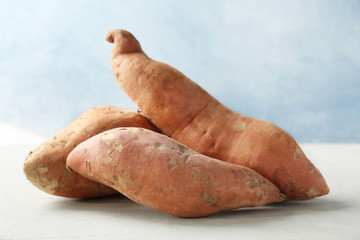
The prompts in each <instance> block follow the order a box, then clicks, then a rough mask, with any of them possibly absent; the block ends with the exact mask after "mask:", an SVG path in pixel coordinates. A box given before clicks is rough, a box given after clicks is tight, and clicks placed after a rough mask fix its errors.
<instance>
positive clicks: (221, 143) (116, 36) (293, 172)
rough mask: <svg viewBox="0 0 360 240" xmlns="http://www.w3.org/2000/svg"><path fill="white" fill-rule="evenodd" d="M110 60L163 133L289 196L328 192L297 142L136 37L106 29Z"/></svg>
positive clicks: (126, 88) (126, 87) (122, 84)
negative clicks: (229, 103) (151, 52)
mask: <svg viewBox="0 0 360 240" xmlns="http://www.w3.org/2000/svg"><path fill="white" fill-rule="evenodd" d="M106 39H107V40H108V41H109V42H111V43H114V46H113V51H112V54H111V65H112V68H113V71H114V75H115V77H116V79H117V81H118V83H119V85H120V87H121V88H122V89H123V90H124V91H125V92H126V93H127V94H128V95H129V96H130V98H131V99H132V100H133V101H134V102H135V103H136V104H137V106H138V107H139V108H140V109H141V110H142V111H143V114H144V115H145V116H146V117H147V118H148V119H149V120H150V121H151V122H152V123H154V124H155V125H156V126H157V127H158V128H159V129H160V130H161V131H162V132H163V133H165V134H166V135H168V136H170V137H172V138H174V139H176V140H178V141H179V142H181V143H183V144H185V145H186V146H188V147H190V148H192V149H194V150H195V151H198V152H200V153H202V154H205V155H207V156H210V157H214V158H217V159H221V160H224V161H227V162H230V163H235V164H239V165H243V166H247V167H249V168H251V169H253V170H255V171H257V172H259V173H260V174H262V175H263V176H264V177H266V178H267V179H269V180H270V181H272V182H273V183H275V184H276V186H277V187H278V188H279V189H280V190H281V191H282V192H283V193H285V194H286V195H287V196H288V198H289V199H290V200H306V199H311V198H314V197H318V196H321V195H324V194H327V193H328V192H329V188H328V186H327V184H326V182H325V180H324V178H323V176H322V175H321V173H320V172H319V171H318V170H317V169H316V167H315V166H314V165H313V164H312V163H311V162H310V161H309V160H308V158H307V157H306V156H305V154H304V153H303V151H302V150H301V149H300V147H299V146H298V144H297V143H296V141H295V140H294V139H293V138H292V137H291V136H290V135H289V134H288V133H287V132H285V131H284V130H282V129H280V128H279V127H277V126H275V125H273V124H271V123H268V122H265V121H261V120H258V119H254V118H251V117H247V116H244V115H241V114H239V113H236V112H234V111H232V110H230V109H228V108H226V107H225V106H223V105H222V104H221V103H220V102H218V101H217V100H216V99H215V98H213V97H212V96H211V95H210V94H208V93H207V92H206V91H205V90H204V89H202V88H201V87H200V86H199V85H197V84H196V83H195V82H193V81H191V80H190V79H189V78H187V77H186V76H185V75H184V74H182V73H181V72H179V71H178V70H176V69H175V68H173V67H171V66H169V65H166V64H164V63H160V62H157V61H154V60H152V59H150V58H149V57H148V56H147V55H146V54H145V53H144V52H143V51H142V49H141V46H140V44H139V42H138V41H137V40H136V39H135V37H134V36H133V35H132V34H131V33H129V32H127V31H124V30H113V31H109V32H108V34H107V36H106Z"/></svg>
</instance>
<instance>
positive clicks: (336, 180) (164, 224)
mask: <svg viewBox="0 0 360 240" xmlns="http://www.w3.org/2000/svg"><path fill="white" fill-rule="evenodd" d="M301 146H302V148H303V150H304V151H305V153H306V155H307V156H308V157H309V158H310V159H311V160H312V162H313V163H314V164H315V165H316V166H317V167H318V168H319V169H320V171H321V172H322V173H323V175H324V176H325V179H326V180H327V183H328V185H329V186H330V191H331V192H330V194H329V195H327V196H324V197H321V198H318V199H314V200H311V201H306V202H283V203H277V204H272V205H268V206H264V207H259V208H247V209H238V210H235V211H229V212H223V213H219V214H215V215H212V216H209V217H204V218H195V219H185V218H177V217H173V216H170V215H166V214H163V213H160V212H157V211H155V210H153V209H151V208H148V207H144V206H141V205H138V204H136V203H134V202H132V201H130V200H128V199H126V198H125V197H122V196H116V197H109V198H98V199H87V200H79V199H68V198H61V197H56V196H52V195H48V194H46V193H43V192H41V191H40V190H38V189H37V188H35V187H34V186H33V185H32V184H30V183H29V182H28V181H27V180H26V178H25V176H24V174H23V172H22V165H23V162H24V159H25V157H26V156H27V153H28V152H29V151H30V150H32V148H33V147H34V146H30V145H29V146H15V145H12V146H0V157H1V158H0V170H1V174H0V190H1V194H0V239H1V240H6V239H12V240H14V239H18V240H25V239H26V240H32V239H50V240H55V239H84V240H85V239H86V240H91V239H149V240H151V239H157V240H159V239H182V240H184V239H197V240H200V239H221V240H224V239H266V240H270V239H277V240H279V239H288V240H291V239H301V240H304V239H327V240H329V239H341V240H348V239H360V144H302V145H301Z"/></svg>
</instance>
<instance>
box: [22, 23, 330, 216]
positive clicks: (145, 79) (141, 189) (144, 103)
mask: <svg viewBox="0 0 360 240" xmlns="http://www.w3.org/2000/svg"><path fill="white" fill-rule="evenodd" d="M106 39H107V41H109V42H111V43H114V45H113V50H112V54H111V66H112V68H113V72H114V75H115V77H116V79H117V82H118V84H119V85H120V87H121V88H122V89H123V90H124V91H125V92H126V93H127V94H128V95H129V97H130V98H131V99H132V100H133V101H134V102H135V103H136V104H137V106H138V107H139V108H140V109H141V112H132V111H129V110H125V109H121V108H118V107H111V106H106V107H99V108H94V109H91V110H89V111H87V112H85V113H84V114H83V115H81V116H80V117H79V118H78V119H76V120H75V121H74V122H72V123H71V124H70V125H69V126H67V127H66V128H65V129H63V130H62V131H60V132H59V133H57V134H55V135H54V136H53V137H51V138H49V139H48V140H46V141H45V142H44V143H42V144H41V145H40V146H39V147H38V148H36V149H35V150H34V151H32V152H30V154H29V155H28V157H27V158H26V160H25V164H24V172H25V175H26V176H27V178H28V179H29V181H30V182H31V183H33V184H34V185H35V186H36V187H38V188H40V189H41V190H43V191H45V192H48V193H50V194H54V195H58V196H64V197H74V198H84V197H97V196H106V195H112V194H116V193H119V192H120V193H121V194H123V195H125V196H126V197H128V198H129V199H131V200H133V201H135V202H137V203H140V204H143V205H145V206H149V207H151V208H154V209H156V210H158V211H161V212H165V213H168V214H171V215H174V216H179V217H200V216H206V215H209V214H213V213H216V212H219V211H223V210H230V209H236V208H241V207H255V206H261V205H265V204H270V203H274V202H279V201H284V200H308V199H313V198H315V197H319V196H322V195H325V194H327V193H328V192H329V188H328V186H327V184H326V182H325V180H324V178H323V176H322V175H321V173H320V172H319V170H318V169H317V168H316V167H315V166H314V165H313V164H312V163H311V162H310V161H309V159H308V158H307V157H306V156H305V154H304V152H303V151H302V150H301V148H300V147H299V145H298V144H297V143H296V141H295V140H294V139H293V138H292V137H291V136H290V135H289V134H288V133H287V132H285V131H284V130H282V129H280V128H279V127H277V126H275V125H273V124H271V123H268V122H265V121H261V120H258V119H254V118H251V117H247V116H244V115H242V114H239V113H236V112H234V111H232V110H230V109H228V108H227V107H225V106H224V105H222V104H221V103H220V102H219V101H217V100H216V99H215V98H214V97H212V96H211V95H210V94H208V93H207V92H206V91H205V90H204V89H202V88H201V87H200V86H199V85H197V84H196V83H195V82H193V81H192V80H190V79H189V78H187V77H186V76H185V75H184V74H182V73H181V72H179V71H178V70H177V69H175V68H173V67H171V66H169V65H166V64H164V63H161V62H157V61H154V60H152V59H150V58H149V57H148V56H147V55H146V54H145V53H144V52H143V50H142V48H141V46H140V43H139V42H138V41H137V39H136V38H135V37H134V36H133V35H132V34H131V33H129V32H127V31H125V30H113V31H109V32H108V34H107V36H106Z"/></svg>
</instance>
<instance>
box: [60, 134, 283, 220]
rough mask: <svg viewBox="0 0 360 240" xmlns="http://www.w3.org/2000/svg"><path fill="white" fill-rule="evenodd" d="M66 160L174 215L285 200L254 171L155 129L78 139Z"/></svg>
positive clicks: (83, 172)
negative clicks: (196, 149)
mask: <svg viewBox="0 0 360 240" xmlns="http://www.w3.org/2000/svg"><path fill="white" fill-rule="evenodd" d="M66 163H67V166H68V168H71V169H72V170H73V171H75V172H78V173H80V174H81V175H83V176H84V177H87V178H89V179H92V180H93V181H96V182H100V183H103V184H105V185H107V186H109V187H113V188H115V189H116V190H118V191H119V192H120V193H122V194H124V195H125V196H127V197H128V198H130V199H132V200H133V201H135V202H138V203H140V204H143V205H145V206H149V207H152V208H154V209H156V210H159V211H161V212H165V213H168V214H171V215H174V216H178V217H200V216H206V215H209V214H212V213H215V212H218V211H222V210H228V209H235V208H240V207H254V206H260V205H264V204H268V203H272V202H278V201H282V200H284V195H283V194H281V193H280V191H279V189H278V188H277V187H276V186H275V185H274V184H272V183H271V182H270V181H268V180H267V179H265V178H264V177H262V176H261V175H260V174H258V173H256V172H255V171H253V170H251V169H249V168H246V167H243V166H239V165H234V164H230V163H226V162H222V161H219V160H217V159H214V158H210V157H207V156H205V155H201V154H199V153H197V152H195V151H193V150H191V149H190V148H188V147H186V146H185V145H183V144H181V143H179V142H177V141H175V140H173V139H171V138H169V137H167V136H165V135H162V134H159V133H155V132H153V131H149V130H146V129H142V128H116V129H111V130H109V131H106V132H103V133H101V134H98V135H96V136H94V137H92V138H90V139H88V140H86V141H84V142H83V143H81V144H79V145H78V146H77V147H76V148H75V149H74V150H73V151H72V152H71V153H70V154H69V156H68V158H67V161H66Z"/></svg>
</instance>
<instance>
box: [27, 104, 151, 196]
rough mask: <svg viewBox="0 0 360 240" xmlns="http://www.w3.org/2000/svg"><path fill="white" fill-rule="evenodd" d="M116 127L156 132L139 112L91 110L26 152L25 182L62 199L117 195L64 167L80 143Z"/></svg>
mask: <svg viewBox="0 0 360 240" xmlns="http://www.w3.org/2000/svg"><path fill="white" fill-rule="evenodd" d="M116 127H143V128H148V129H150V130H153V131H158V130H157V129H156V128H155V127H154V126H153V125H152V124H151V123H150V122H149V121H148V120H147V119H146V118H145V117H143V116H142V115H140V114H139V113H136V112H132V111H129V110H125V109H121V108H118V107H112V106H105V107H98V108H93V109H91V110H88V111H86V112H85V113H84V114H82V115H81V116H80V117H79V118H78V119H76V120H75V121H74V122H72V123H71V124H70V125H68V126H67V127H66V128H64V129H63V130H61V131H60V132H58V133H57V134H55V135H54V136H53V137H51V138H49V139H47V140H46V141H45V142H43V143H42V144H41V145H40V146H39V147H37V148H36V149H35V150H34V151H32V152H30V153H29V155H28V156H27V158H26V160H25V164H24V173H25V175H26V177H27V179H28V180H29V181H30V182H31V183H32V184H33V185H35V186H36V187H38V188H39V189H41V190H42V191H45V192H47V193H50V194H53V195H57V196H63V197H73V198H83V197H97V196H105V195H110V194H115V193H117V192H116V191H115V190H113V189H112V188H108V187H106V186H104V185H102V184H100V183H96V182H93V181H91V180H89V179H87V178H84V177H82V176H81V175H79V174H77V173H73V172H70V171H69V170H67V169H66V167H65V164H66V158H67V156H68V154H69V153H70V152H71V151H72V150H73V149H74V148H75V147H76V146H77V145H78V144H79V143H81V142H82V141H85V140H86V139H88V138H90V137H92V136H94V135H96V134H98V133H101V132H104V131H106V130H109V129H112V128H116Z"/></svg>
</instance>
